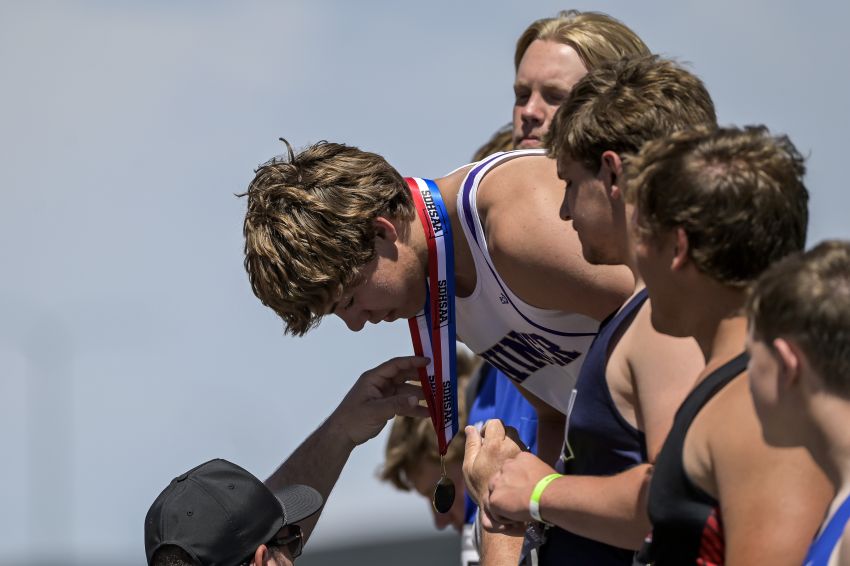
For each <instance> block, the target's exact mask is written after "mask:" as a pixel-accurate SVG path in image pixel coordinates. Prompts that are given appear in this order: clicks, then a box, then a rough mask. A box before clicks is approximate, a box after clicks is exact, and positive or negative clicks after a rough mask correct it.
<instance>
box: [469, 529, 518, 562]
mask: <svg viewBox="0 0 850 566" xmlns="http://www.w3.org/2000/svg"><path fill="white" fill-rule="evenodd" d="M522 541H523V536H522V535H508V534H503V533H491V532H487V531H483V532H482V533H481V545H480V546H481V548H480V551H479V554H480V556H481V566H516V565H517V564H518V563H519V554H520V552H521V551H522Z"/></svg>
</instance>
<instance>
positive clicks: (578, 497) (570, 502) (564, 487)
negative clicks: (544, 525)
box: [540, 464, 652, 550]
mask: <svg viewBox="0 0 850 566" xmlns="http://www.w3.org/2000/svg"><path fill="white" fill-rule="evenodd" d="M651 469H652V468H651V466H650V465H649V464H642V465H639V466H635V467H634V468H631V469H629V470H627V471H625V472H622V473H620V474H617V475H614V476H564V477H562V478H559V479H557V480H555V481H554V482H552V483H551V484H550V485H549V487H548V488H546V490H545V491H544V492H543V495H542V497H541V499H540V515H541V517H543V519H544V520H545V521H547V522H550V523H554V524H556V525H557V526H559V527H561V528H562V529H565V530H568V531H570V532H572V533H575V534H577V535H581V536H583V537H587V538H590V539H593V540H597V541H600V542H604V543H607V544H610V545H613V546H617V547H620V548H632V549H635V550H637V549H638V548H640V546H641V544H642V542H643V539H644V537H645V536H646V534H647V533H648V532H649V531H650V529H651V525H650V522H649V516H648V515H647V511H646V508H647V495H648V492H649V479H650V472H651Z"/></svg>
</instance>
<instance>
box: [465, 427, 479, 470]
mask: <svg viewBox="0 0 850 566" xmlns="http://www.w3.org/2000/svg"><path fill="white" fill-rule="evenodd" d="M463 430H464V432H465V433H466V447H465V448H464V453H463V475H464V476H465V477H468V476H470V475H471V474H472V466H473V464H474V463H475V459H476V458H477V457H478V452H479V451H480V450H481V435H480V434H479V433H478V429H477V428H475V427H474V426H467V427H466V428H464V429H463Z"/></svg>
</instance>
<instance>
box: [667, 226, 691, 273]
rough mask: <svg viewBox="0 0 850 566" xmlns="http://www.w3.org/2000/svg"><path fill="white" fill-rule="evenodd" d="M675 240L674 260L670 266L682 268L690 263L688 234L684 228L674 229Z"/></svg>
mask: <svg viewBox="0 0 850 566" xmlns="http://www.w3.org/2000/svg"><path fill="white" fill-rule="evenodd" d="M673 237H674V238H675V242H674V245H673V261H672V263H671V264H670V267H671V268H673V269H674V270H675V269H681V268H682V267H684V266H685V265H686V264H687V263H688V234H687V233H686V232H685V229H684V228H676V230H674V231H673Z"/></svg>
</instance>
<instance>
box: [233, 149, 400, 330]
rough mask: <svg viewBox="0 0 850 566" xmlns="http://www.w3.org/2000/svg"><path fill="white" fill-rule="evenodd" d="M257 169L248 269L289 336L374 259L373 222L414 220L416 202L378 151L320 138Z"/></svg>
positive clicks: (251, 193) (248, 223) (248, 219)
mask: <svg viewBox="0 0 850 566" xmlns="http://www.w3.org/2000/svg"><path fill="white" fill-rule="evenodd" d="M282 141H284V143H286V147H287V155H286V156H285V157H280V158H274V159H272V160H270V161H268V162H266V163H265V164H263V165H261V166H260V167H259V168H258V169H257V170H256V175H255V176H254V180H253V181H251V184H250V185H249V186H248V190H247V192H245V193H244V194H243V195H240V196H247V197H248V209H247V211H246V213H245V223H244V234H245V269H246V270H247V272H248V278H249V279H250V281H251V287H252V289H253V291H254V294H255V295H256V296H257V298H259V299H260V301H262V303H263V304H264V305H266V306H268V307H270V308H271V309H273V310H274V311H275V312H276V313H277V314H278V315H280V317H281V318H282V319H283V321H284V324H285V331H286V332H287V333H291V334H296V335H299V336H300V335H303V334H305V333H306V332H307V331H308V330H310V329H311V328H313V327H315V326H316V325H317V324H318V323H319V320H320V319H321V317H322V316H324V314H325V311H326V310H327V308H328V307H329V305H330V304H331V303H332V302H333V301H335V300H336V299H337V297H338V295H339V294H340V293H341V292H342V291H343V290H344V289H346V288H348V287H349V286H351V285H354V284H356V282H357V278H358V274H359V272H360V270H361V268H362V267H363V266H364V265H366V264H367V263H369V262H370V261H371V260H372V259H373V258H374V257H375V228H374V224H373V222H374V220H375V219H376V218H377V217H378V216H384V217H387V218H393V219H398V220H402V221H410V220H412V219H413V217H414V215H415V210H414V208H413V199H412V197H411V196H410V193H409V190H408V188H407V185H406V184H405V182H404V179H403V178H402V177H401V175H399V173H398V172H397V171H396V170H395V169H393V168H392V167H391V166H390V164H389V163H387V161H386V160H385V159H384V158H383V157H381V156H380V155H377V154H375V153H370V152H367V151H362V150H360V149H358V148H356V147H351V146H347V145H343V144H338V143H330V142H326V141H321V142H319V143H317V144H315V145H311V146H309V147H307V148H306V149H304V150H302V151H301V152H299V153H298V154H295V153H294V152H293V151H292V147H291V146H290V145H289V143H288V142H286V141H285V140H282Z"/></svg>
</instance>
